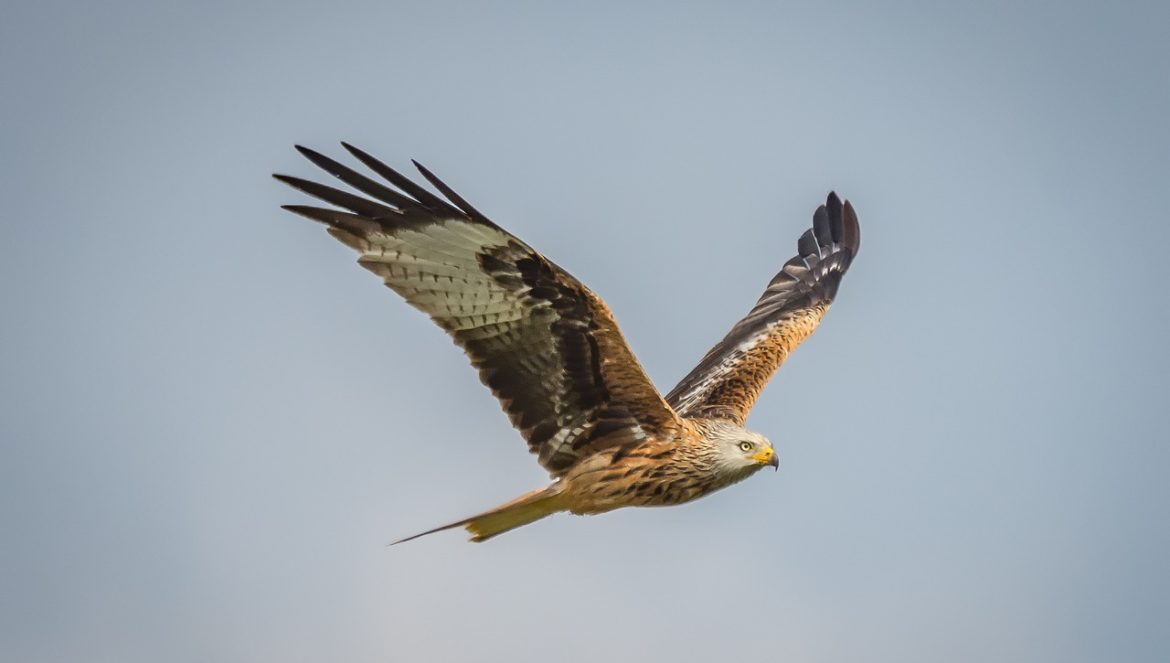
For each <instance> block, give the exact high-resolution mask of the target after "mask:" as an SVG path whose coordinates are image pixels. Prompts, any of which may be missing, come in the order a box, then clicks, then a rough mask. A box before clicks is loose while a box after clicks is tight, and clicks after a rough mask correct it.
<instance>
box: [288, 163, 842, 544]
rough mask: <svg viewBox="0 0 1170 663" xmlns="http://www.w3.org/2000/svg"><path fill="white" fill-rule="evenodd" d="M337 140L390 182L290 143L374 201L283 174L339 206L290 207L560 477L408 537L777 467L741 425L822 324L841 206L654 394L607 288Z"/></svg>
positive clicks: (831, 208) (836, 260) (520, 519)
mask: <svg viewBox="0 0 1170 663" xmlns="http://www.w3.org/2000/svg"><path fill="white" fill-rule="evenodd" d="M346 148H347V149H348V150H349V151H350V152H351V153H352V154H354V155H355V156H356V157H357V158H358V159H359V160H360V161H362V162H363V163H364V164H366V165H367V166H368V167H369V168H370V169H371V170H373V171H374V172H375V173H377V174H378V175H381V176H382V177H383V178H384V179H385V180H386V181H388V182H389V183H390V184H393V185H394V186H395V187H397V189H392V188H390V187H387V186H386V185H385V184H382V183H381V182H377V181H375V180H372V179H370V178H368V177H366V176H364V175H361V174H359V173H357V172H356V171H353V170H351V169H349V168H348V167H346V166H343V165H341V164H339V163H337V162H336V161H333V160H332V159H329V158H328V157H325V156H323V155H321V154H318V153H317V152H314V151H312V150H308V149H305V148H298V149H300V150H301V152H302V153H303V154H304V155H305V156H306V157H308V158H309V159H310V160H311V161H313V162H314V163H315V164H317V165H318V166H320V167H321V168H323V169H325V170H327V171H328V172H330V173H332V174H333V175H335V176H336V177H338V178H339V179H341V180H342V181H344V182H346V183H348V184H350V185H351V186H353V187H354V188H356V189H357V190H359V191H361V192H362V193H365V194H367V195H368V196H370V198H366V197H361V196H356V195H353V194H350V193H347V192H344V191H340V190H338V189H333V188H331V187H327V186H324V185H321V184H317V183H314V182H311V181H308V180H302V179H299V178H294V177H287V176H282V175H278V176H277V177H278V179H280V180H282V181H284V182H286V183H288V184H290V185H292V186H294V187H296V188H298V189H301V190H303V191H305V192H306V193H308V194H310V195H313V196H315V197H317V198H320V199H322V200H325V201H327V202H329V203H332V204H334V205H337V206H338V207H341V208H343V210H338V209H330V208H321V207H309V206H303V205H289V206H286V209H289V210H291V211H293V212H296V213H298V214H301V215H303V216H306V217H308V218H311V219H314V220H316V221H320V222H323V223H325V224H327V225H328V226H329V231H330V234H332V235H333V236H334V237H336V238H337V239H339V240H340V241H342V242H343V243H345V244H346V245H348V246H350V247H352V248H353V249H355V250H357V251H358V252H359V254H360V257H359V260H358V262H359V263H360V264H361V265H362V266H363V267H365V268H366V269H368V270H370V271H372V272H374V273H375V274H378V275H379V276H381V277H382V278H383V280H384V282H385V283H386V285H387V286H389V287H390V288H392V289H393V290H395V291H396V292H398V293H399V294H400V295H401V296H403V297H404V298H405V299H406V300H407V301H408V302H409V303H410V304H411V305H413V306H414V307H416V308H418V309H420V310H422V311H423V312H425V313H427V314H428V315H430V316H431V318H432V319H433V320H434V321H435V323H436V324H438V325H439V326H440V327H442V328H443V329H444V330H446V331H447V332H448V333H449V334H450V335H451V336H452V337H453V338H454V340H455V342H456V343H457V344H458V345H460V346H461V347H462V348H463V349H464V351H465V352H466V353H467V355H468V356H469V357H470V359H471V362H472V365H473V366H475V367H476V368H477V369H478V370H479V374H480V378H481V379H482V380H483V382H484V384H486V385H487V386H488V387H489V388H490V389H491V390H492V392H493V393H495V394H496V396H497V397H498V398H499V399H500V401H501V404H502V405H503V407H504V410H505V411H506V412H507V413H508V415H509V418H510V419H511V421H512V423H513V425H515V426H516V428H517V429H519V431H520V432H521V434H522V435H523V437H524V438H525V439H526V440H527V441H528V445H529V449H530V450H531V451H532V452H533V453H534V454H536V455H537V459H538V461H539V462H540V463H541V465H543V466H544V467H545V468H546V469H547V470H548V471H549V472H550V474H552V476H553V478H554V481H553V482H552V483H551V484H550V485H549V486H547V487H545V488H542V489H539V490H536V491H533V492H531V493H528V494H526V495H522V496H520V497H518V498H517V499H515V500H513V501H511V502H508V503H507V504H504V505H501V506H499V507H497V508H495V509H492V510H490V511H487V512H485V513H482V514H479V515H477V516H473V517H471V518H467V519H464V520H460V521H458V522H455V523H451V524H449V525H444V526H443V527H439V528H436V529H433V530H430V531H428V532H423V533H422V534H418V535H415V536H422V535H423V534H429V533H431V532H436V531H440V530H443V529H448V528H451V527H458V526H463V527H466V528H467V529H468V531H470V532H471V534H472V540H475V541H482V540H486V539H488V538H490V537H492V536H495V535H496V534H499V533H502V532H505V531H508V530H510V529H513V528H515V527H519V526H521V525H524V524H527V523H530V522H533V521H535V520H538V519H540V518H543V517H545V516H547V515H550V514H552V513H556V512H560V511H568V512H570V513H574V514H596V513H604V512H606V511H611V510H613V509H616V508H620V507H627V506H671V505H675V504H682V503H684V502H689V501H691V500H694V499H697V498H699V497H702V496H704V495H707V494H709V493H711V492H713V491H716V490H719V489H720V488H724V487H726V486H729V485H731V484H733V483H736V482H738V481H742V480H743V479H746V478H747V477H749V476H751V475H752V474H754V473H755V472H757V471H758V470H760V469H761V468H763V467H764V466H766V465H767V466H772V467H776V466H777V459H776V454H775V450H774V449H773V447H772V444H771V443H770V442H768V440H767V439H765V438H764V437H763V436H761V435H759V434H757V433H752V432H750V431H748V430H746V429H745V428H744V424H745V422H746V418H747V414H748V412H749V411H750V410H751V408H752V406H753V405H754V404H755V401H756V399H757V398H758V397H759V395H760V392H761V391H762V390H763V388H764V386H765V385H766V384H767V382H768V380H769V379H770V378H771V376H772V374H773V373H774V372H775V371H776V369H777V368H778V367H779V366H780V364H781V363H783V361H784V360H785V359H786V358H787V356H788V354H789V353H790V352H791V351H792V350H793V349H794V348H795V347H796V346H797V345H799V344H800V342H802V341H803V340H804V339H805V338H807V337H808V336H809V335H810V334H811V333H812V332H813V331H814V330H815V329H816V327H817V325H818V324H819V323H820V320H821V318H822V317H823V316H824V314H825V312H826V311H827V310H828V308H829V305H830V304H831V303H832V300H833V297H834V295H835V294H836V290H837V285H838V283H839V282H840V277H841V275H842V274H844V272H845V270H846V269H847V268H848V266H849V264H850V262H851V261H852V258H853V256H854V255H855V254H856V253H857V249H858V247H859V245H860V234H859V231H858V226H857V218H856V215H855V214H854V213H853V209H852V207H850V205H849V203H848V202H846V203H844V204H842V203H841V202H840V201H839V200H838V199H837V197H836V195H834V194H830V195H829V199H828V201H827V202H826V204H825V205H824V206H822V207H820V208H819V209H818V210H817V213H816V214H815V215H814V224H813V228H812V229H810V230H809V231H807V232H806V233H805V234H804V235H803V236H802V237H801V239H800V242H799V243H798V248H799V250H800V254H799V255H797V256H796V257H795V258H793V259H792V260H789V261H788V262H787V263H786V264H785V266H784V269H783V270H781V272H780V273H779V274H777V275H776V277H775V278H774V279H773V280H772V282H771V283H770V284H769V285H768V288H767V290H765V292H764V295H763V296H762V297H761V298H760V300H759V301H758V302H757V303H756V306H755V307H754V308H753V309H752V310H751V312H749V314H748V315H747V317H745V318H744V319H743V320H741V321H740V322H739V323H737V324H736V325H735V326H734V327H733V328H732V330H731V332H729V333H728V335H727V336H726V337H725V338H724V339H723V340H722V341H721V342H720V343H718V344H716V346H715V347H713V348H712V349H711V351H710V352H708V354H707V355H706V356H705V357H704V358H703V360H702V361H701V362H700V363H699V365H698V366H697V367H696V368H695V369H694V370H693V371H691V373H690V374H689V375H687V377H685V378H683V380H682V381H681V382H680V383H679V384H678V386H676V387H675V388H674V389H673V390H672V391H671V392H670V393H669V394H668V395H667V396H666V397H663V396H661V395H660V394H659V392H658V390H657V389H655V388H654V385H653V384H652V383H651V382H650V380H649V378H648V377H647V376H646V373H645V371H644V370H643V369H642V367H641V365H640V364H639V363H638V360H637V358H636V357H635V356H634V355H633V353H632V352H631V351H630V349H629V347H628V345H627V344H626V342H625V339H624V338H623V337H622V335H621V332H620V331H619V329H618V327H617V323H616V321H615V320H614V317H613V315H612V313H611V312H610V310H609V308H608V307H607V306H606V304H605V302H604V301H602V300H601V298H600V297H598V296H597V295H595V294H594V293H593V292H591V291H590V290H589V289H588V288H586V287H585V286H584V285H583V284H581V283H580V282H579V281H577V280H576V279H575V278H573V277H572V276H571V275H569V274H568V273H567V272H565V271H564V270H562V269H561V268H560V267H558V266H557V265H555V264H554V263H552V262H551V261H549V260H548V259H547V258H545V257H544V256H542V255H541V254H539V253H538V252H536V251H535V250H534V249H532V248H531V247H529V246H528V245H526V244H524V242H522V241H521V240H519V239H518V238H516V237H515V236H513V235H511V234H510V233H508V232H507V231H505V230H503V229H502V228H500V227H499V226H497V225H495V224H494V223H492V222H491V221H490V220H488V219H487V217H485V216H484V215H483V214H481V213H480V212H479V211H478V210H476V209H475V208H473V207H471V205H469V204H468V203H467V202H466V201H465V200H463V199H462V198H461V197H460V196H459V195H458V194H456V193H455V192H454V191H452V190H451V189H450V188H449V187H447V186H446V185H445V184H443V183H442V182H441V181H439V180H438V178H436V177H434V175H432V174H431V173H430V172H429V171H427V170H426V169H425V168H422V167H421V166H418V168H419V170H420V171H421V172H422V174H423V175H424V177H426V178H427V180H428V181H430V182H431V184H433V185H434V186H435V187H436V188H437V189H438V190H439V191H440V192H442V193H443V195H444V196H445V197H446V200H444V199H442V198H439V197H438V196H435V195H434V194H432V193H430V192H429V191H427V190H426V189H424V188H423V187H421V186H419V185H417V184H415V183H414V182H411V181H410V180H409V179H407V178H406V177H404V176H403V175H401V174H400V173H398V172H397V171H394V170H393V169H391V168H389V167H388V166H386V165H385V164H383V163H381V162H380V161H377V160H376V159H374V158H373V157H370V156H369V155H367V154H366V153H364V152H362V151H360V150H357V149H356V148H352V147H350V146H348V145H346ZM416 166H417V164H416ZM412 538H415V537H414V536H412V537H408V539H403V541H405V540H409V539H412Z"/></svg>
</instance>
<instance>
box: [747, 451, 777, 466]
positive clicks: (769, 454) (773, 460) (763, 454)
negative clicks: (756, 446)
mask: <svg viewBox="0 0 1170 663" xmlns="http://www.w3.org/2000/svg"><path fill="white" fill-rule="evenodd" d="M752 460H754V461H756V462H757V463H759V464H760V465H771V466H772V469H773V470H779V469H780V457H779V456H777V455H776V450H775V449H773V448H772V447H765V448H763V449H761V450H760V453H758V454H756V455H755V456H752Z"/></svg>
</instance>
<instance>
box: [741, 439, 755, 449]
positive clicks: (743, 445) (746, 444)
mask: <svg viewBox="0 0 1170 663" xmlns="http://www.w3.org/2000/svg"><path fill="white" fill-rule="evenodd" d="M755 446H756V445H754V444H752V443H751V442H746V441H745V442H740V443H739V448H740V449H741V450H743V451H751V450H752V448H753V447H755Z"/></svg>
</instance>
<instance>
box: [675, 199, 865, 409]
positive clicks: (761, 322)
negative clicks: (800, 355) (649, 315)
mask: <svg viewBox="0 0 1170 663" xmlns="http://www.w3.org/2000/svg"><path fill="white" fill-rule="evenodd" d="M859 248H861V230H860V228H859V227H858V225H857V214H856V213H855V212H854V211H853V206H852V205H850V204H849V201H845V204H844V205H842V204H841V200H840V199H839V198H837V194H835V193H830V194H829V198H828V200H827V201H826V202H825V204H824V205H821V206H820V207H819V208H818V209H817V211H816V213H815V214H814V215H813V227H812V228H809V229H808V230H807V231H805V233H804V234H803V235H801V236H800V241H799V242H797V250H798V251H799V253H798V254H797V255H796V256H795V257H793V258H792V259H791V260H789V261H788V262H786V263H784V268H783V269H781V270H780V273H779V274H777V275H776V276H775V278H773V279H772V282H771V283H769V284H768V288H767V289H766V290H764V294H763V296H761V297H760V300H759V301H758V302H756V305H755V307H754V308H752V310H751V311H750V312H749V313H748V314H747V317H745V318H744V319H743V320H740V321H739V322H737V323H736V324H735V326H734V327H732V328H731V331H730V332H728V333H727V336H726V337H724V339H723V340H722V341H720V342H719V343H717V344H716V345H715V347H713V348H711V350H710V352H708V353H707V355H706V356H704V357H703V359H702V360H701V361H700V362H699V365H698V366H696V367H695V368H694V370H692V371H691V372H690V373H689V374H688V375H687V376H686V377H685V378H683V379H682V381H681V382H679V383H678V386H676V387H675V388H674V389H673V390H671V392H670V393H669V394H668V395H667V396H666V401H667V402H668V403H670V405H671V406H672V407H674V409H675V410H676V411H677V412H678V413H679V415H680V416H684V417H710V418H715V419H730V420H731V421H734V422H736V423H738V424H739V425H741V426H742V425H744V424H745V422H746V421H747V416H748V413H749V412H751V409H752V406H753V405H755V403H756V399H757V398H759V396H760V392H762V391H763V390H764V386H765V385H767V384H768V380H770V379H771V378H772V375H773V374H774V373H775V372H776V369H778V368H779V367H780V364H782V363H783V362H784V360H785V359H787V358H788V354H789V353H790V352H792V351H793V350H795V349H796V346H798V345H800V344H801V342H802V341H804V339H806V338H808V337H809V336H810V335H811V334H812V333H813V332H814V331H816V328H817V325H819V324H820V323H821V318H823V317H824V315H825V313H826V312H827V311H828V310H829V305H830V304H832V303H833V298H834V297H835V296H836V295H837V286H838V285H839V284H840V283H841V277H842V276H843V275H844V274H845V270H847V269H849V264H850V263H851V262H853V257H854V256H856V255H857V251H858V249H859Z"/></svg>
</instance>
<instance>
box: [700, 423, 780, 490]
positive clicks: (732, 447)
mask: <svg viewBox="0 0 1170 663" xmlns="http://www.w3.org/2000/svg"><path fill="white" fill-rule="evenodd" d="M706 438H707V439H708V440H710V441H711V443H712V444H711V446H712V450H713V451H714V460H715V467H716V471H718V472H719V473H720V474H722V475H725V476H727V477H728V478H730V479H731V480H732V481H739V480H740V479H745V478H747V477H748V476H750V475H752V474H754V473H756V472H757V471H758V470H760V469H762V468H763V467H764V466H770V467H772V468H773V469H777V468H779V466H780V462H779V460H778V459H777V458H776V450H775V449H773V448H772V443H771V442H769V441H768V438H766V437H764V436H763V435H760V434H759V433H753V432H752V431H750V430H747V429H745V428H744V427H742V426H738V425H736V424H734V423H732V422H730V421H718V420H716V421H711V422H710V424H709V425H708V426H707V431H706Z"/></svg>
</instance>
